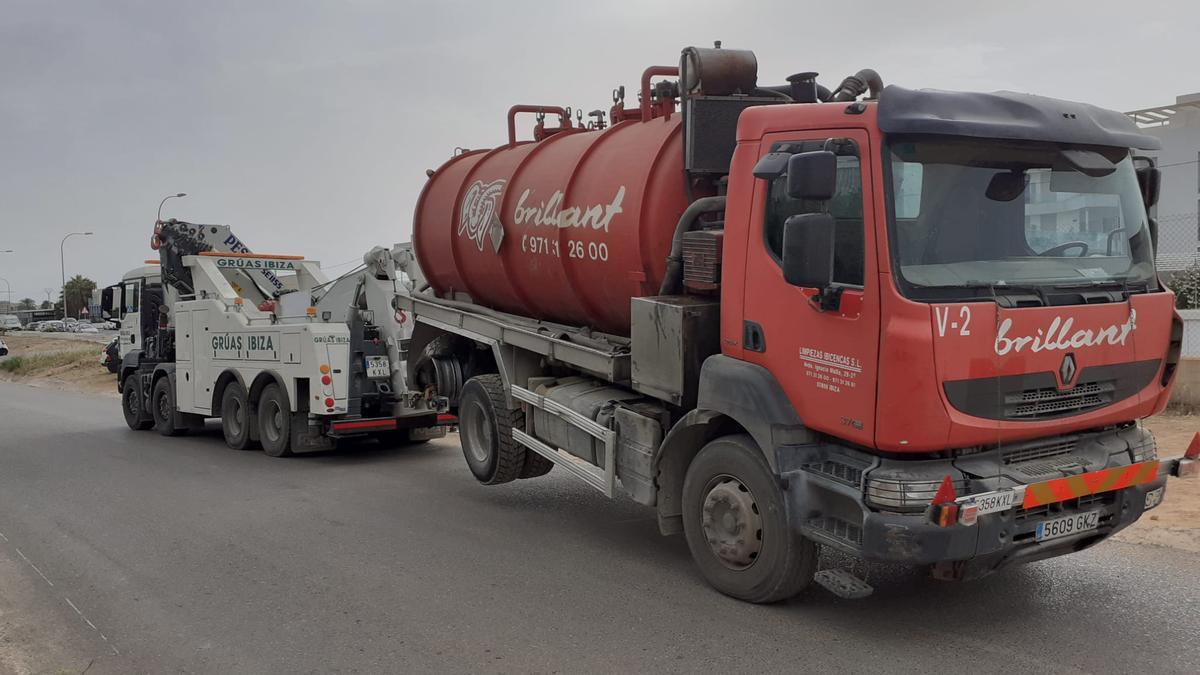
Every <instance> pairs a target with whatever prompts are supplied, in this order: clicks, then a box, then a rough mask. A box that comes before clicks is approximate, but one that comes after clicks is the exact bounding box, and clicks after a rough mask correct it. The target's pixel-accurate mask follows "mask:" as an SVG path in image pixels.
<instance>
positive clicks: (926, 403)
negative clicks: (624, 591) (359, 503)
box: [396, 44, 1200, 602]
mask: <svg viewBox="0 0 1200 675" xmlns="http://www.w3.org/2000/svg"><path fill="white" fill-rule="evenodd" d="M523 114H532V115H535V116H536V123H535V126H534V130H533V138H532V139H527V140H526V139H520V138H518V134H517V131H516V129H517V124H516V122H515V118H516V117H517V116H518V115H523ZM588 117H589V120H588V121H587V122H586V123H585V122H584V120H583V115H581V114H578V113H575V114H574V115H573V114H572V111H571V110H570V109H569V108H560V107H554V106H516V107H514V108H512V109H511V110H510V111H509V114H508V142H507V143H505V144H503V145H501V146H499V147H496V148H494V149H490V150H467V151H462V152H460V153H458V154H456V155H455V156H454V157H452V158H451V159H450V160H448V161H447V162H446V163H445V164H443V165H442V166H441V167H439V168H438V169H436V170H433V171H430V172H429V180H428V183H427V184H426V186H425V188H424V191H423V192H422V194H421V196H420V199H419V201H418V203H417V207H416V214H415V222H414V232H413V249H414V251H415V256H416V264H414V265H410V270H409V271H410V273H411V274H413V275H414V276H417V275H423V277H419V278H423V282H421V284H420V286H419V287H418V291H417V292H414V293H411V294H403V295H401V296H398V298H397V302H396V304H397V307H396V309H397V311H402V312H407V313H409V314H410V315H411V317H412V319H413V320H414V321H415V327H414V333H413V336H412V341H411V343H409V345H408V347H409V349H408V359H407V364H408V366H407V367H408V369H409V373H408V376H409V378H410V382H414V383H416V384H417V385H418V387H417V388H419V389H420V390H422V391H424V392H425V393H426V396H428V397H431V398H432V397H438V398H439V399H440V398H441V397H445V399H446V400H447V401H448V403H449V405H450V407H451V409H452V410H453V411H455V413H456V414H457V416H458V422H459V425H460V429H461V442H462V447H463V453H464V455H465V457H466V460H467V464H468V465H469V467H470V469H471V471H472V472H473V473H474V475H475V477H476V478H477V479H478V480H479V481H480V482H481V483H484V484H487V485H495V484H500V483H506V482H509V481H513V480H515V479H524V478H532V477H535V476H540V475H543V474H545V473H546V472H548V471H549V470H550V469H551V468H552V467H553V466H558V467H560V468H561V470H565V471H567V472H569V473H570V474H572V475H574V476H577V477H578V478H580V479H582V480H584V481H585V482H587V483H588V484H589V485H591V486H593V487H595V488H596V489H598V490H600V491H602V492H603V493H604V494H606V495H608V496H615V495H618V494H621V495H625V496H627V497H629V498H632V499H634V500H636V501H637V502H640V503H642V504H645V505H647V506H650V507H653V508H655V509H656V510H657V514H658V522H659V526H660V529H661V531H662V532H663V533H664V534H673V533H680V532H682V533H683V534H684V535H685V537H686V539H687V543H688V546H689V548H690V550H691V553H692V555H693V557H694V559H695V562H696V565H697V566H698V568H699V570H700V572H701V574H702V575H703V576H704V578H705V579H706V580H707V581H708V582H709V583H710V584H712V585H713V586H714V587H716V588H717V589H718V590H720V591H721V592H723V593H726V594H728V595H731V596H733V597H737V598H741V599H743V600H747V601H751V602H771V601H777V600H780V599H783V598H787V597H789V596H792V595H794V594H795V593H797V592H798V591H799V590H800V589H802V588H804V587H805V586H806V585H808V584H809V583H810V581H812V580H813V579H814V577H815V578H816V580H817V581H819V582H820V583H821V584H822V585H824V586H826V587H827V588H829V589H831V590H833V591H834V592H837V593H839V594H841V595H843V596H847V597H858V596H862V595H865V594H866V593H869V592H870V587H869V586H867V585H866V584H865V583H863V582H862V581H861V580H860V579H858V578H857V577H856V576H854V575H853V574H851V573H849V572H848V571H846V570H839V569H829V570H820V571H818V570H817V567H818V564H817V563H818V552H819V547H820V546H828V547H832V548H834V549H837V550H838V551H841V552H843V553H845V554H848V555H849V556H851V557H854V558H858V559H863V560H867V561H889V562H897V563H906V564H912V565H928V566H931V568H932V570H933V574H934V575H935V576H936V577H938V578H943V579H955V580H961V579H970V578H974V577H978V576H981V575H984V574H987V573H990V572H992V571H994V570H996V569H999V568H1001V567H1004V566H1006V565H1010V564H1013V563H1020V562H1028V561H1034V560H1039V559H1044V558H1048V557H1051V556H1057V555H1062V554H1065V553H1070V552H1072V551H1078V550H1081V549H1084V548H1087V547H1089V546H1091V545H1093V544H1095V543H1097V542H1099V541H1101V540H1103V539H1105V538H1107V537H1109V536H1111V535H1112V534H1113V533H1115V532H1117V531H1119V530H1121V529H1122V528H1124V527H1127V526H1128V525H1130V524H1132V523H1133V522H1135V521H1136V520H1137V519H1138V518H1139V517H1140V516H1141V515H1142V513H1143V512H1145V511H1146V510H1148V509H1152V508H1154V507H1155V506H1157V505H1158V504H1159V503H1160V502H1161V501H1162V499H1163V495H1164V491H1165V485H1166V479H1167V477H1168V476H1170V475H1174V476H1184V475H1189V474H1191V473H1192V472H1193V471H1194V470H1195V467H1196V464H1195V461H1196V455H1198V454H1200V444H1193V448H1192V449H1191V450H1190V451H1189V453H1188V454H1187V455H1186V456H1185V457H1183V458H1179V459H1172V460H1166V459H1159V457H1158V454H1157V450H1156V446H1155V441H1154V438H1153V437H1152V436H1151V434H1150V432H1149V431H1147V430H1146V429H1144V428H1143V427H1142V426H1141V425H1140V424H1139V422H1138V420H1140V419H1142V418H1145V417H1147V416H1150V415H1153V414H1155V413H1157V412H1159V411H1161V410H1162V409H1163V407H1164V405H1165V404H1166V402H1167V397H1168V394H1169V390H1170V387H1171V383H1172V377H1173V375H1174V373H1175V369H1176V365H1177V363H1178V361H1179V352H1180V343H1181V336H1182V323H1181V321H1180V319H1179V317H1178V315H1177V314H1176V313H1175V310H1174V298H1173V297H1172V294H1171V292H1170V291H1169V290H1167V289H1166V288H1165V287H1163V285H1162V284H1161V283H1160V281H1159V279H1158V276H1157V274H1156V271H1155V268H1154V246H1155V239H1156V225H1155V222H1154V220H1153V219H1152V218H1150V217H1148V213H1147V209H1148V208H1149V207H1150V206H1152V205H1153V204H1154V202H1155V199H1156V197H1157V192H1158V185H1159V177H1158V171H1157V170H1156V169H1155V168H1154V166H1153V163H1152V162H1151V161H1149V160H1147V159H1146V158H1144V157H1142V156H1141V155H1140V153H1142V152H1143V151H1147V150H1154V149H1156V148H1157V147H1158V141H1156V140H1155V139H1154V138H1152V137H1149V136H1145V135H1143V134H1141V133H1139V131H1138V129H1137V128H1136V127H1135V126H1134V125H1133V124H1132V123H1131V122H1130V121H1129V120H1128V119H1127V118H1125V116H1123V115H1121V114H1120V113H1116V112H1112V111H1108V110H1103V109H1100V108H1096V107H1093V106H1090V105H1085V104H1081V103H1074V102H1069V101H1062V100H1057V99H1052V98H1044V97H1040V96H1032V95H1026V94H1017V93H1010V92H999V93H986V94H985V93H966V92H948V91H934V90H909V89H903V88H900V87H896V86H888V87H886V88H885V87H884V86H883V84H882V82H881V79H880V77H879V75H878V74H876V73H875V71H872V70H862V71H860V72H858V73H856V74H854V75H852V76H850V77H847V78H845V79H844V80H842V81H841V82H840V84H838V85H837V86H836V87H835V88H833V89H827V88H825V87H824V86H822V85H820V84H819V83H818V82H817V79H816V74H815V73H799V74H797V75H794V76H792V77H790V78H788V82H787V83H786V84H782V85H777V86H774V85H764V84H762V83H760V82H759V81H758V74H757V62H756V59H755V57H754V55H753V53H751V52H749V51H740V50H732V49H721V48H720V46H719V44H718V46H717V47H716V48H712V49H709V48H688V49H685V50H683V53H682V58H681V60H680V63H679V65H678V66H677V67H676V66H670V67H662V66H659V67H652V68H649V69H648V70H646V71H645V72H644V73H643V75H642V78H641V87H640V96H639V97H638V102H637V104H636V105H631V106H629V107H626V104H625V97H624V90H623V89H618V90H617V91H615V92H614V105H613V106H612V108H611V109H610V110H609V111H607V114H605V113H604V111H599V110H598V111H594V112H592V113H591V114H590V115H589V116H588Z"/></svg>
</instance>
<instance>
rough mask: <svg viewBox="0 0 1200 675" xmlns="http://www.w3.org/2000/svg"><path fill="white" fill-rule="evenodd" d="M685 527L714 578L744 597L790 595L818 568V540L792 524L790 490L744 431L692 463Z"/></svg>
mask: <svg viewBox="0 0 1200 675" xmlns="http://www.w3.org/2000/svg"><path fill="white" fill-rule="evenodd" d="M683 529H684V534H685V536H686V538H687V543H688V548H689V549H690V550H691V552H692V558H693V559H694V560H695V561H696V565H697V566H698V567H699V568H700V573H701V574H703V575H704V578H705V579H706V580H707V581H708V583H710V584H712V586H713V587H714V588H716V589H717V590H718V591H721V592H722V593H724V594H726V595H729V596H732V597H735V598H738V599H740V600H746V601H748V602H756V603H768V602H778V601H780V600H785V599H787V598H790V597H792V596H793V595H795V594H797V593H799V592H800V591H801V590H803V589H804V587H806V586H808V584H809V582H811V581H812V578H813V574H814V573H815V572H816V564H817V557H818V549H817V545H816V544H815V543H813V542H812V541H811V540H809V539H806V538H804V537H802V536H800V534H799V533H797V532H795V531H793V530H792V529H791V527H790V526H789V524H788V519H787V511H786V508H785V506H784V501H783V492H782V490H780V488H779V485H778V482H777V481H776V480H775V477H774V476H773V475H772V474H771V468H770V467H769V466H768V465H767V462H766V460H765V459H764V458H763V454H762V451H761V450H759V449H758V446H757V445H756V444H755V442H754V439H752V438H750V436H747V435H744V434H740V435H736V436H724V437H721V438H717V439H715V440H713V441H711V442H710V443H709V444H708V445H706V446H704V448H703V449H701V450H700V453H699V454H698V455H696V459H694V460H693V461H692V464H691V466H689V467H688V471H687V476H686V477H685V478H684V482H683Z"/></svg>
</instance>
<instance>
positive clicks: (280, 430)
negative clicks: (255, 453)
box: [258, 384, 292, 457]
mask: <svg viewBox="0 0 1200 675" xmlns="http://www.w3.org/2000/svg"><path fill="white" fill-rule="evenodd" d="M258 438H259V441H260V442H261V443H262V448H263V452H265V453H267V454H268V455H270V456H272V457H287V456H288V455H290V454H292V412H291V409H290V406H289V405H288V400H287V394H285V393H283V390H282V389H280V388H279V385H278V384H268V385H267V386H266V388H264V389H263V392H262V396H261V397H259V399H258Z"/></svg>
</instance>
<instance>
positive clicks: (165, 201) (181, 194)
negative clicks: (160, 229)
mask: <svg viewBox="0 0 1200 675" xmlns="http://www.w3.org/2000/svg"><path fill="white" fill-rule="evenodd" d="M186 196H187V193H186V192H179V193H176V194H173V195H167V196H166V197H163V198H162V201H161V202H159V203H158V217H157V218H156V219H155V222H158V221H160V220H162V207H163V204H166V203H167V200H168V199H175V198H176V197H186Z"/></svg>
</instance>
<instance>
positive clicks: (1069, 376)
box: [1058, 354, 1077, 387]
mask: <svg viewBox="0 0 1200 675" xmlns="http://www.w3.org/2000/svg"><path fill="white" fill-rule="evenodd" d="M1076 372H1077V369H1076V368H1075V355H1074V354H1067V355H1066V356H1064V357H1063V360H1062V365H1061V366H1059V367H1058V378H1059V381H1061V382H1062V385H1063V386H1064V387H1066V386H1069V385H1070V384H1071V383H1072V382H1073V381H1074V380H1075V373H1076Z"/></svg>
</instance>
